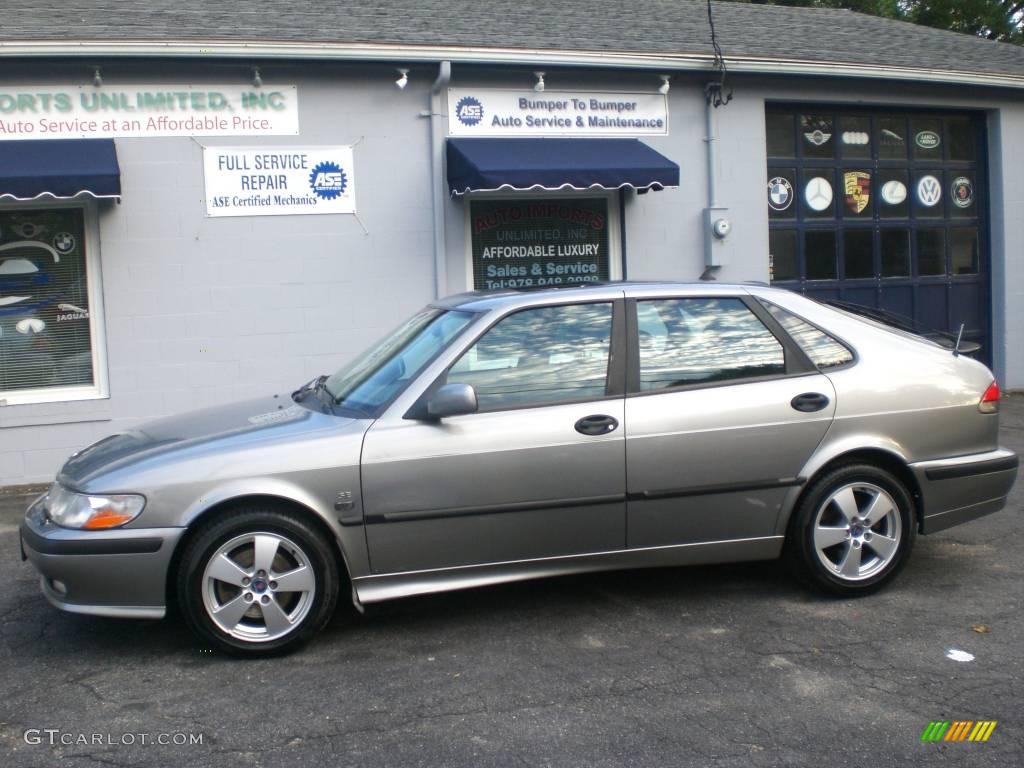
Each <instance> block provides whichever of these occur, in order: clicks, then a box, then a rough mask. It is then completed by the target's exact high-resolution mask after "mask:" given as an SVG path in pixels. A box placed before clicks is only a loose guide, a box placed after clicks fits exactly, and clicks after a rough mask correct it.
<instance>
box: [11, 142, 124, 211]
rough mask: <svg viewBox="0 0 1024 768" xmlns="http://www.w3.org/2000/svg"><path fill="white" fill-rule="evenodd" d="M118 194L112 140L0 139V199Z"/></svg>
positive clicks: (118, 184) (119, 180)
mask: <svg viewBox="0 0 1024 768" xmlns="http://www.w3.org/2000/svg"><path fill="white" fill-rule="evenodd" d="M80 196H89V197H107V198H119V197H121V169H120V167H119V166H118V164H117V150H116V149H115V148H114V140H113V139H54V140H52V141H34V140H33V141H0V200H4V199H10V198H13V199H15V200H35V199H37V198H54V199H58V200H66V199H69V198H73V197H80Z"/></svg>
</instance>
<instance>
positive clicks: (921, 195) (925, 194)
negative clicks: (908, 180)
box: [917, 176, 942, 208]
mask: <svg viewBox="0 0 1024 768" xmlns="http://www.w3.org/2000/svg"><path fill="white" fill-rule="evenodd" d="M917 199H918V200H919V201H920V203H921V205H923V206H925V207H926V208H931V207H933V206H935V205H937V204H938V202H939V200H941V199H942V185H941V184H940V183H939V180H938V179H937V178H935V177H934V176H922V177H921V180H920V181H918V182H917Z"/></svg>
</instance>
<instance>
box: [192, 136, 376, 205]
mask: <svg viewBox="0 0 1024 768" xmlns="http://www.w3.org/2000/svg"><path fill="white" fill-rule="evenodd" d="M203 170H204V175H205V177H206V215H207V216H287V215H294V214H313V213H355V212H356V190H355V172H354V170H353V152H352V147H351V146H335V147H205V148H204V149H203Z"/></svg>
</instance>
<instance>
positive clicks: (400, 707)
mask: <svg viewBox="0 0 1024 768" xmlns="http://www.w3.org/2000/svg"><path fill="white" fill-rule="evenodd" d="M924 428H926V427H924ZM1002 439H1003V443H1004V444H1005V445H1008V446H1010V447H1012V448H1014V449H1016V450H1017V451H1018V452H1021V453H1024V397H1022V396H1015V397H1013V398H1011V399H1010V400H1008V401H1004V404H1003V438H1002ZM23 503H24V500H23V499H21V498H16V497H12V496H10V495H7V496H3V495H0V585H2V587H3V588H2V589H0V640H2V642H0V766H3V767H4V768H15V767H20V766H39V767H47V768H48V767H49V766H55V765H57V763H58V762H59V763H60V764H61V766H65V767H76V768H77V767H79V766H83V767H84V766H96V765H110V766H159V767H160V768H168V767H174V766H188V767H189V768H201V767H203V766H217V767H218V768H222V767H224V768H230V767H232V766H247V767H250V768H251V767H253V766H255V767H257V768H259V767H262V766H266V767H267V768H271V767H272V768H284V767H287V766H321V765H323V766H328V765H329V766H427V767H431V768H433V767H435V766H467V767H468V766H473V767H474V768H477V767H482V766H516V765H523V766H625V765H629V766H652V768H653V767H657V768H667V767H669V766H744V767H745V766H845V765H849V766H872V768H880V767H881V766H904V765H910V764H914V765H964V766H972V767H976V766H1000V767H1003V766H1018V765H1024V659H1022V649H1024V642H1022V638H1024V613H1022V610H1021V609H1022V602H1024V601H1022V597H1024V581H1022V578H1021V574H1022V572H1024V547H1022V546H1021V544H1022V542H1024V518H1022V512H1024V482H1018V484H1017V486H1016V487H1015V489H1014V492H1013V495H1012V497H1011V502H1010V505H1009V507H1008V508H1007V509H1006V510H1004V511H1003V512H1000V513H998V514H996V515H991V516H989V517H987V518H984V519H982V520H978V521H975V522H973V523H970V524H968V525H965V526H961V527H958V528H954V529H951V530H949V531H945V532H943V533H940V534H936V535H934V536H928V537H919V538H918V540H917V545H916V548H915V551H914V553H913V557H912V559H911V562H910V564H909V565H908V567H907V568H906V569H905V570H904V572H903V573H902V574H901V575H900V577H899V578H898V579H897V581H896V582H895V583H894V584H892V585H891V586H890V587H889V588H888V589H886V590H885V591H883V592H882V593H880V594H877V595H874V596H871V597H867V598H862V599H859V600H836V599H831V598H825V597H820V596H817V595H815V594H811V593H809V592H807V591H805V590H804V589H803V588H802V587H800V586H799V585H797V584H796V583H794V582H793V581H792V580H791V579H790V577H789V576H788V574H787V573H786V572H785V570H784V569H783V568H782V567H781V566H780V565H779V564H776V563H760V564H745V565H730V566H717V567H702V568H679V569H661V570H648V571H632V572H627V573H610V574H598V575H588V576H576V577H568V578H560V579H552V580H548V581H543V582H534V583H525V584H516V585H511V586H501V587H493V588H487V589H481V590H475V591H468V592H461V593H452V594H447V595H439V596H430V597H421V598H413V599H408V600H402V601H398V602H394V603H391V604H386V605H384V606H380V607H377V608H374V609H372V610H370V611H369V612H368V613H367V614H366V615H365V616H361V615H359V614H357V613H356V612H355V611H354V610H352V609H350V608H345V607H342V608H341V609H339V611H338V613H337V615H336V616H335V618H334V620H333V621H332V623H331V624H330V625H329V627H328V628H327V630H326V631H325V632H324V633H322V634H321V636H319V637H318V638H317V639H316V640H315V641H314V642H313V643H312V644H311V645H309V646H307V647H306V648H305V649H304V650H302V651H300V652H299V653H296V654H294V655H292V656H288V657H286V658H281V659H274V660H267V661H237V660H232V659H228V658H224V657H221V656H218V655H216V654H215V653H211V652H209V651H208V650H207V649H204V648H202V647H199V646H198V645H197V644H196V642H195V641H194V640H193V638H192V636H191V635H190V634H189V633H188V632H187V631H186V630H185V629H184V627H182V626H181V625H180V623H178V622H176V621H174V620H171V619H168V620H164V621H159V622H155V621H153V622H147V621H126V620H115V619H102V618H92V617H87V616H75V615H70V614H64V613H61V612H59V611H57V610H55V609H53V608H51V607H50V606H49V604H48V603H47V602H46V601H45V600H44V599H43V597H42V596H41V594H40V593H39V589H38V583H37V578H36V575H35V573H34V571H33V570H32V568H31V567H30V566H29V565H28V564H27V563H22V562H21V561H20V559H19V557H18V537H17V533H16V523H17V519H18V516H19V510H20V508H21V506H22V504H23ZM125 578H130V576H129V575H128V574H126V576H125ZM958 652H959V653H958ZM950 656H955V657H959V658H965V659H966V658H971V660H969V661H958V660H955V659H954V658H950ZM933 720H943V721H967V720H970V721H980V720H994V721H996V722H997V723H998V724H997V726H996V727H995V729H994V730H993V731H992V734H991V736H990V737H989V739H988V741H987V742H984V743H974V742H938V743H925V742H922V741H921V735H922V733H923V731H924V730H925V728H926V727H927V726H928V724H929V722H930V721H933ZM183 740H184V741H185V743H181V742H182V741H183ZM190 740H191V741H196V740H199V741H201V743H188V742H189V741H190ZM161 741H162V742H168V743H158V742H161Z"/></svg>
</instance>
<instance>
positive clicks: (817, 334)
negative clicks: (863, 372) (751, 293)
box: [761, 301, 853, 368]
mask: <svg viewBox="0 0 1024 768" xmlns="http://www.w3.org/2000/svg"><path fill="white" fill-rule="evenodd" d="M761 304H763V305H764V308H765V309H767V310H768V311H769V312H770V313H771V315H772V317H774V318H775V319H776V320H777V321H778V323H779V325H781V326H782V327H783V328H785V329H786V333H788V334H789V335H790V336H792V337H793V341H795V342H796V343H797V344H799V345H800V348H801V349H802V350H803V351H804V352H805V353H807V356H808V357H809V358H811V362H813V363H814V364H815V365H816V366H818V368H835V367H836V366H839V365H846V364H847V363H850V362H853V352H851V351H850V350H849V349H847V347H846V346H845V345H843V344H842V343H840V342H839V341H837V340H836V339H834V338H832V337H831V336H829V335H828V334H827V333H825V332H824V331H822V330H819V329H818V328H815V327H814V326H813V325H811V324H810V323H808V322H806V321H804V320H801V319H800V318H799V317H797V316H796V315H793V314H790V313H789V312H787V311H786V310H784V309H783V308H782V307H778V306H776V305H774V304H772V303H770V302H767V301H761Z"/></svg>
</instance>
